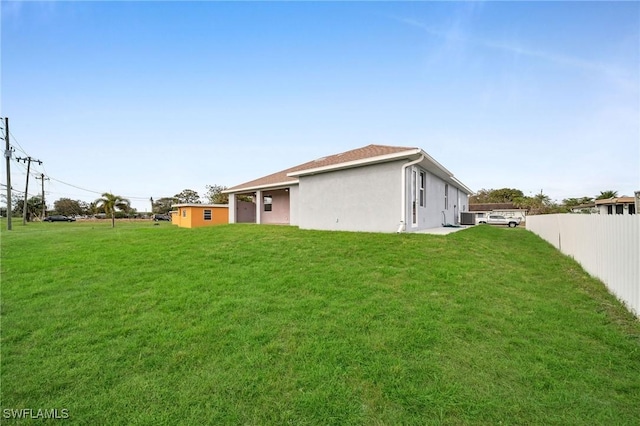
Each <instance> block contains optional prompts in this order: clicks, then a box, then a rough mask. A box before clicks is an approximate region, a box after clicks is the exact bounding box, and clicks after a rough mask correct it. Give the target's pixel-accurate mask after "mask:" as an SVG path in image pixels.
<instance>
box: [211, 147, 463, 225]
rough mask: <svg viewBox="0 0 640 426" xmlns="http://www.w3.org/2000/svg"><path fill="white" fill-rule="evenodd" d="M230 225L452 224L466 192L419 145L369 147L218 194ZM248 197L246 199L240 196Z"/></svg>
mask: <svg viewBox="0 0 640 426" xmlns="http://www.w3.org/2000/svg"><path fill="white" fill-rule="evenodd" d="M223 192H225V193H227V194H229V223H242V222H250V223H258V224H288V225H296V226H299V227H300V228H301V229H318V230H342V231H365V232H415V231H419V230H423V229H430V228H437V227H441V226H443V225H454V224H458V223H459V220H460V219H459V218H460V213H461V212H466V211H467V209H468V205H469V202H468V200H469V194H471V193H472V191H471V190H470V189H469V188H468V187H466V186H465V185H464V184H463V183H461V182H460V181H458V180H457V179H456V178H455V177H454V175H453V173H451V172H450V171H449V170H447V169H446V168H445V167H444V166H442V165H441V164H440V163H438V162H437V161H436V160H434V159H433V158H432V157H431V156H429V155H428V154H427V153H426V152H424V151H423V150H422V149H420V148H407V147H398V146H385V145H368V146H365V147H362V148H358V149H354V150H351V151H347V152H343V153H340V154H335V155H330V156H327V157H322V158H318V159H316V160H313V161H309V162H307V163H304V164H301V165H298V166H295V167H291V168H289V169H286V170H282V171H280V172H277V173H273V174H271V175H268V176H264V177H261V178H258V179H255V180H252V181H249V182H246V183H243V184H241V185H237V186H234V187H231V188H229V189H227V190H225V191H223ZM247 197H250V199H252V200H253V203H250V202H247V201H240V199H239V198H244V199H246V198H247Z"/></svg>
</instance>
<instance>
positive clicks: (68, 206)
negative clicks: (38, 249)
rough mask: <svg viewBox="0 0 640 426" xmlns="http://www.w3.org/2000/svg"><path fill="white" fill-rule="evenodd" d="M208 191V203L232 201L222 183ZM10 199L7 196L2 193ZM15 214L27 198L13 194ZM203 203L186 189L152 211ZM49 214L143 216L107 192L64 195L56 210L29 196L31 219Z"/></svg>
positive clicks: (162, 200)
mask: <svg viewBox="0 0 640 426" xmlns="http://www.w3.org/2000/svg"><path fill="white" fill-rule="evenodd" d="M206 188H207V192H206V193H205V195H204V200H205V202H206V203H210V204H228V203H229V196H228V195H227V194H223V193H222V191H224V190H225V189H227V187H226V186H222V185H207V186H206ZM1 197H2V198H3V199H5V200H6V195H1ZM11 198H12V200H11V205H12V206H13V208H12V215H13V216H18V217H19V216H22V215H23V209H24V197H17V196H13V197H11ZM186 203H194V204H202V199H201V198H200V194H198V192H196V191H194V190H192V189H184V190H182V191H181V192H179V193H178V194H175V195H174V196H172V197H162V198H159V199H158V200H154V201H153V211H152V212H151V213H152V214H153V213H155V214H166V213H168V212H170V211H171V209H172V206H173V205H175V204H186ZM43 211H46V212H47V213H48V214H62V215H65V216H95V215H100V214H103V215H107V216H109V217H112V219H113V218H115V219H120V218H133V217H137V216H139V213H138V211H137V210H136V209H135V208H133V207H131V202H130V201H129V200H128V199H126V198H125V197H122V196H119V195H116V194H111V193H108V192H105V193H104V194H102V196H101V197H100V198H98V199H96V200H95V201H92V202H86V201H81V200H73V199H71V198H60V199H58V200H56V201H54V203H53V210H50V209H47V208H46V206H44V204H43V201H42V196H40V195H36V196H33V197H30V198H28V199H27V220H28V221H32V220H34V219H35V218H40V219H42V217H41V216H42V212H43ZM1 213H2V215H6V208H4V209H3V210H2V211H1Z"/></svg>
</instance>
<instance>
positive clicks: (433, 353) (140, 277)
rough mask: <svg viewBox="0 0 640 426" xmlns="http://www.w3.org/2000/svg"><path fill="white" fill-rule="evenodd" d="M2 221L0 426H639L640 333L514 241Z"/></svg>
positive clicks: (477, 234) (516, 235) (571, 270)
mask: <svg viewBox="0 0 640 426" xmlns="http://www.w3.org/2000/svg"><path fill="white" fill-rule="evenodd" d="M2 225H3V229H2V235H1V239H2V242H1V243H2V246H1V247H2V259H1V260H2V265H1V266H2V287H1V299H2V300H1V302H2V304H1V319H2V322H1V367H2V370H1V400H0V408H2V412H1V413H0V416H2V417H3V418H2V420H0V421H1V422H3V423H9V424H12V423H19V422H20V421H15V420H10V419H9V420H8V419H6V417H7V416H8V412H7V410H10V409H25V408H27V409H32V410H33V415H34V416H35V415H36V413H37V410H38V409H58V410H62V409H65V410H67V411H66V413H68V416H69V420H67V422H69V421H70V422H72V423H74V424H87V425H98V424H104V425H106V424H110V425H111V424H148V425H160V424H166V425H175V424H184V425H195V424H215V425H218V424H231V425H236V424H247V425H284V424H295V425H332V424H335V425H350V424H357V425H376V424H388V425H397V424H406V425H409V424H416V425H425V424H426V425H431V424H434V425H437V424H447V425H458V424H460V425H465V424H482V425H484V424H505V425H508V424H512V425H532V424H545V425H546V424H555V425H574V424H585V425H594V424H600V425H637V424H640V324H639V322H638V321H637V320H636V319H634V317H633V316H632V315H631V314H629V313H628V312H627V311H626V310H625V309H624V308H623V307H622V306H621V305H620V304H619V303H618V302H617V301H616V300H615V298H613V297H612V296H610V295H609V294H608V293H607V292H606V291H605V289H604V286H603V285H602V283H600V282H599V281H597V280H594V279H592V278H591V277H589V276H588V275H587V274H586V273H585V272H584V271H583V270H582V269H581V268H580V267H579V265H577V264H576V263H575V262H574V261H572V260H571V259H569V258H567V257H565V256H563V255H561V254H560V253H559V252H557V251H556V250H555V249H554V248H552V247H551V246H550V245H549V244H547V243H546V242H544V241H542V240H541V239H539V238H538V237H536V236H535V235H533V234H531V233H529V232H527V231H526V230H523V229H502V228H492V227H488V226H481V227H475V228H473V229H469V230H465V231H462V232H458V233H455V234H451V235H448V236H432V235H408V234H403V235H396V234H366V233H341V232H315V231H301V230H299V229H297V228H293V227H282V226H255V225H231V226H219V227H212V228H200V229H182V228H178V227H175V226H172V225H170V224H167V223H161V224H160V225H157V226H154V225H152V224H151V223H150V222H146V223H127V222H119V223H117V225H116V228H115V229H111V228H110V224H109V223H106V222H104V223H101V222H98V223H95V222H94V223H70V224H69V223H46V224H43V223H37V224H36V223H34V224H29V225H27V226H26V227H25V226H22V225H21V224H15V223H14V230H13V231H11V232H7V231H6V224H4V223H3V224H2ZM40 422H41V420H33V421H27V422H26V423H27V424H29V423H33V424H39V423H40Z"/></svg>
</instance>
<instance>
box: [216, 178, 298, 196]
mask: <svg viewBox="0 0 640 426" xmlns="http://www.w3.org/2000/svg"><path fill="white" fill-rule="evenodd" d="M297 184H298V180H297V179H296V180H290V181H286V182H277V183H267V184H264V185H255V186H246V187H242V188H234V189H225V190H224V191H222V193H223V194H239V193H244V192H253V191H260V190H263V189H279V188H287V187H290V186H295V185H297Z"/></svg>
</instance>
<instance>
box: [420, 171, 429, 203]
mask: <svg viewBox="0 0 640 426" xmlns="http://www.w3.org/2000/svg"><path fill="white" fill-rule="evenodd" d="M419 178H420V207H425V206H426V205H427V197H426V190H425V186H426V183H427V174H426V173H425V172H424V171H423V170H420V173H419Z"/></svg>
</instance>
